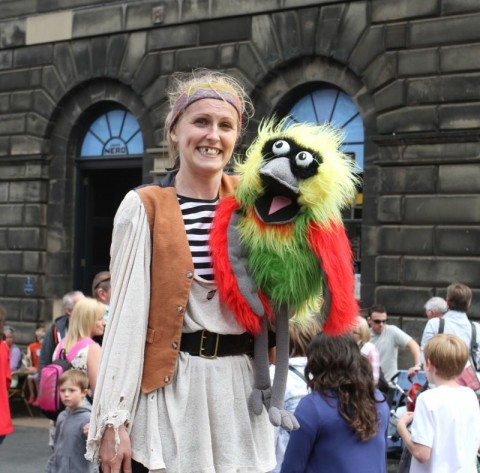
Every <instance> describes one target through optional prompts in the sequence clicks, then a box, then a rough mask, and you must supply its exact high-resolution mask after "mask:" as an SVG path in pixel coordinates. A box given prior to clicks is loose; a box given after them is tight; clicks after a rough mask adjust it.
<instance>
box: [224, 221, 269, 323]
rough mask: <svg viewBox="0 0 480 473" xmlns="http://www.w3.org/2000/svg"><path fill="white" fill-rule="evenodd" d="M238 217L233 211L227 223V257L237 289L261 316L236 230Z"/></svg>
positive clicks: (256, 289)
mask: <svg viewBox="0 0 480 473" xmlns="http://www.w3.org/2000/svg"><path fill="white" fill-rule="evenodd" d="M239 218H240V215H239V214H238V213H237V212H234V213H233V214H232V218H231V219H230V222H229V224H228V230H227V238H228V259H229V260H230V264H231V268H232V271H233V273H234V274H235V278H236V280H237V283H238V289H239V290H240V292H241V294H242V296H243V297H244V298H245V299H246V301H247V302H248V304H249V305H250V307H251V308H252V310H253V312H255V313H256V314H257V315H258V316H260V317H263V316H264V315H265V309H264V307H263V304H262V302H261V300H260V298H259V297H258V288H257V285H256V284H255V282H254V281H253V279H252V278H251V276H250V274H249V273H248V269H247V257H246V254H245V252H244V249H243V245H242V243H241V241H240V235H239V233H238V230H237V224H238V220H239Z"/></svg>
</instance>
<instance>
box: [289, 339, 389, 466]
mask: <svg viewBox="0 0 480 473" xmlns="http://www.w3.org/2000/svg"><path fill="white" fill-rule="evenodd" d="M307 358H308V361H307V366H306V367H305V377H306V378H307V380H308V385H309V388H310V389H311V390H312V392H311V393H310V394H308V395H307V396H305V397H304V398H303V399H302V400H301V401H300V403H299V404H298V407H297V409H296V410H295V416H296V417H297V419H298V421H299V422H300V428H299V429H298V430H296V431H294V432H292V433H291V435H290V441H289V442H288V446H287V451H286V452H285V459H284V461H283V465H282V470H281V472H282V473H300V472H302V473H316V472H322V473H338V472H340V471H341V472H342V473H371V472H373V471H374V472H375V473H385V472H386V459H385V453H386V431H387V426H388V415H389V409H388V405H387V403H386V402H385V400H384V398H383V396H382V395H381V393H380V392H379V391H376V390H374V387H373V383H372V382H371V379H372V368H371V366H370V363H369V362H368V360H367V359H366V358H365V357H364V356H363V355H362V354H361V353H360V350H359V349H358V346H357V344H356V343H355V340H354V339H353V338H352V337H351V336H350V335H347V336H343V337H329V336H326V335H324V334H319V335H317V336H316V337H315V338H314V339H313V340H312V343H311V344H310V345H309V347H308V350H307Z"/></svg>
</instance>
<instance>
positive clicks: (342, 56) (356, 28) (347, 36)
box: [332, 2, 367, 63]
mask: <svg viewBox="0 0 480 473" xmlns="http://www.w3.org/2000/svg"><path fill="white" fill-rule="evenodd" d="M366 29H367V2H350V3H349V4H348V6H347V9H346V10H345V11H344V16H343V19H342V26H341V29H340V30H339V31H337V34H336V40H335V46H334V48H333V49H332V53H333V57H334V58H335V59H337V60H338V61H340V62H342V63H348V61H349V58H350V56H351V54H352V51H353V49H354V48H355V46H356V45H357V43H358V40H359V39H360V38H361V36H362V34H363V33H364V31H365V30H366Z"/></svg>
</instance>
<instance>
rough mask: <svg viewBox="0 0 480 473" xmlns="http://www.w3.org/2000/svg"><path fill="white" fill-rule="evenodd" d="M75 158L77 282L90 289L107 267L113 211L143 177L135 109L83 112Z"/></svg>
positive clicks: (101, 107) (99, 107)
mask: <svg viewBox="0 0 480 473" xmlns="http://www.w3.org/2000/svg"><path fill="white" fill-rule="evenodd" d="M82 122H83V124H84V127H83V133H81V134H80V136H79V138H80V139H79V144H78V149H79V153H78V156H77V158H76V166H77V171H78V172H77V183H76V190H77V192H76V195H77V199H76V212H75V214H76V222H75V223H76V224H75V228H76V231H75V249H74V255H75V256H74V285H75V287H76V288H79V289H82V290H83V291H84V292H85V293H86V294H90V291H91V283H92V280H93V277H94V275H95V274H96V273H97V272H99V271H104V270H107V269H108V268H109V264H110V243H111V236H112V229H113V218H114V216H115V212H116V210H117V208H118V206H119V204H120V202H121V201H122V199H123V197H124V196H125V194H126V193H127V192H128V191H129V190H131V189H133V188H135V187H137V186H139V185H140V184H141V183H142V158H143V154H144V141H143V136H142V131H141V128H140V125H139V123H138V121H137V119H136V118H135V117H134V115H133V114H132V113H131V112H129V111H128V110H126V109H125V108H122V107H120V106H119V105H118V104H114V103H103V104H97V105H96V106H95V109H94V111H93V112H87V113H86V114H85V116H84V117H83V118H82Z"/></svg>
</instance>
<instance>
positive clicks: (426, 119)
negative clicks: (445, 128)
mask: <svg viewBox="0 0 480 473" xmlns="http://www.w3.org/2000/svg"><path fill="white" fill-rule="evenodd" d="M376 120H377V127H378V131H379V132H380V133H388V134H390V133H405V132H421V131H434V130H436V128H437V121H438V120H437V110H436V107H434V106H423V107H422V106H418V107H404V108H401V109H399V110H394V111H392V112H387V113H381V114H379V115H378V116H377V119H376Z"/></svg>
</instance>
